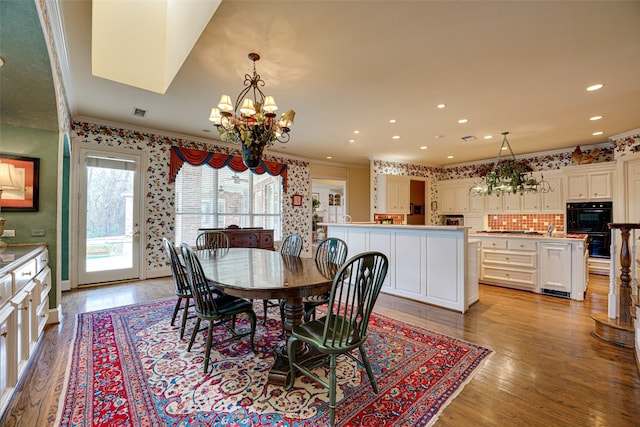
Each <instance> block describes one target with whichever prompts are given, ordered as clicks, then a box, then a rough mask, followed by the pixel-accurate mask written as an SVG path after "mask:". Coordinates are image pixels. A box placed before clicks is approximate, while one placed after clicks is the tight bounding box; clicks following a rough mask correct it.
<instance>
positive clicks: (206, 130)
mask: <svg viewBox="0 0 640 427" xmlns="http://www.w3.org/2000/svg"><path fill="white" fill-rule="evenodd" d="M202 132H206V133H209V132H211V129H202Z"/></svg>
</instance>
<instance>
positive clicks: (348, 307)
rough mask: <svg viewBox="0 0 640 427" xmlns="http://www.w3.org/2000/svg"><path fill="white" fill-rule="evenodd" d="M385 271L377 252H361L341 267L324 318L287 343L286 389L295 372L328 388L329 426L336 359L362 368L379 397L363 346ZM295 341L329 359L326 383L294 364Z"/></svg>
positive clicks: (305, 326) (301, 329)
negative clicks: (340, 357) (345, 359)
mask: <svg viewBox="0 0 640 427" xmlns="http://www.w3.org/2000/svg"><path fill="white" fill-rule="evenodd" d="M388 267H389V261H388V259H387V257H386V256H385V255H384V254H382V253H380V252H364V253H361V254H359V255H356V256H355V257H353V258H351V259H350V260H348V261H347V262H346V263H345V264H343V265H342V267H340V269H339V270H338V272H337V273H336V275H335V277H334V279H333V285H332V288H331V293H330V295H329V302H328V304H329V307H328V312H327V315H326V316H324V317H322V318H320V319H317V320H312V321H310V322H307V323H303V324H302V325H299V326H295V327H294V328H293V330H292V331H291V337H289V340H288V342H287V353H288V356H289V366H290V370H291V373H290V375H289V378H288V383H287V385H286V389H287V390H289V389H290V388H291V387H293V384H294V382H295V376H296V371H297V370H298V371H301V372H302V373H303V374H304V375H306V376H308V377H311V378H313V379H314V380H316V381H317V382H319V383H320V384H322V385H323V386H324V387H327V388H328V389H329V411H330V425H334V423H335V407H336V387H337V386H336V358H337V357H338V355H341V354H344V355H346V356H348V357H350V358H352V359H353V360H355V361H356V362H357V363H358V364H360V365H361V366H364V368H365V369H366V371H367V375H368V377H369V381H370V382H371V386H372V387H373V391H374V392H375V393H376V394H377V393H378V386H377V385H376V380H375V378H374V377H373V371H372V370H371V364H370V363H369V358H368V357H367V352H366V350H365V347H364V343H365V341H366V340H367V336H368V335H367V328H368V325H369V316H371V311H372V310H373V306H374V304H375V302H376V299H377V298H378V295H379V294H380V288H381V287H382V283H383V282H384V279H385V277H386V275H387V269H388ZM298 341H302V342H303V343H305V344H306V345H309V346H312V347H315V348H316V349H317V350H318V351H319V352H320V353H324V354H327V355H328V356H329V382H328V383H327V382H326V381H324V380H321V379H320V378H319V377H318V376H317V375H315V374H314V373H312V372H311V370H310V369H309V368H307V367H305V366H302V365H300V364H298V363H297V362H296V347H297V344H298ZM356 348H357V349H359V350H360V356H361V358H362V360H359V359H358V358H357V357H355V356H354V355H352V354H351V350H354V349H356Z"/></svg>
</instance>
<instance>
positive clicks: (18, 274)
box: [13, 259, 36, 292]
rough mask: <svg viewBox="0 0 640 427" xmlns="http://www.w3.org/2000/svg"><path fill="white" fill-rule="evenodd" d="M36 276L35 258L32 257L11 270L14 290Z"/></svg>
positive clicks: (17, 289)
mask: <svg viewBox="0 0 640 427" xmlns="http://www.w3.org/2000/svg"><path fill="white" fill-rule="evenodd" d="M35 276H36V260H35V259H32V260H30V261H29V262H27V263H25V264H22V265H21V266H20V267H18V268H16V269H15V270H14V271H13V278H14V279H13V280H14V283H15V286H14V292H18V291H19V290H20V289H22V288H23V287H24V285H26V284H27V283H28V282H29V281H30V280H31V279H33V278H34V277H35Z"/></svg>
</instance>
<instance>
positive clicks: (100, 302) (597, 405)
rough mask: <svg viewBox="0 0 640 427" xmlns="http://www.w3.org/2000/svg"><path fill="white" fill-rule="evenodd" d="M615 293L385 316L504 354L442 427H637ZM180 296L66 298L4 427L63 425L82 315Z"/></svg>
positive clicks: (499, 297)
mask: <svg viewBox="0 0 640 427" xmlns="http://www.w3.org/2000/svg"><path fill="white" fill-rule="evenodd" d="M607 291H608V278H607V277H604V276H593V275H592V276H591V282H590V287H589V290H588V292H587V297H586V300H585V301H584V302H578V301H571V300H565V299H561V298H555V297H549V296H542V295H537V294H532V293H528V292H521V291H514V290H509V289H504V288H499V287H493V286H484V285H481V286H480V301H479V302H478V303H476V304H474V305H473V306H472V307H471V309H470V311H469V312H468V313H467V314H465V315H462V314H460V313H455V312H452V311H448V310H444V309H439V308H436V307H432V306H428V305H424V304H421V303H417V302H414V301H409V300H404V299H401V298H396V297H392V296H389V295H384V294H383V295H381V296H380V298H379V300H378V302H377V304H376V311H377V312H379V313H382V314H385V315H387V316H390V317H393V318H396V319H399V320H403V321H405V322H408V323H411V324H415V325H419V326H422V327H424V328H427V329H431V330H434V331H437V332H441V333H445V334H447V335H451V336H454V337H457V338H461V339H464V340H467V341H471V342H473V343H476V344H480V345H483V346H486V347H489V348H491V349H493V350H494V351H495V354H494V355H493V356H492V357H491V358H490V359H489V360H488V361H487V362H486V364H485V365H484V366H483V367H482V368H481V369H480V370H479V371H478V372H477V373H476V375H475V376H474V377H473V379H472V380H471V381H470V382H469V383H468V384H467V385H466V386H465V388H464V389H463V391H462V392H461V393H460V394H459V395H458V396H457V397H456V398H455V399H453V400H452V401H451V403H450V404H449V406H447V407H446V409H445V410H444V411H443V413H442V415H441V416H440V419H439V421H438V422H437V424H436V425H438V426H456V427H459V426H470V425H473V426H522V425H527V426H616V427H618V426H637V425H640V379H639V376H638V372H637V369H636V364H635V360H634V353H633V350H631V349H625V348H622V347H617V346H615V345H612V344H609V343H606V342H603V341H601V340H600V339H598V338H595V337H594V336H593V335H592V331H593V329H594V322H593V320H592V319H591V314H593V313H603V312H606V310H607ZM171 295H173V288H172V285H171V282H170V279H169V278H166V279H155V280H147V281H142V282H133V283H128V284H118V285H111V286H104V287H97V288H88V289H82V290H76V291H72V292H66V293H64V294H63V297H62V304H63V312H64V317H63V321H62V323H60V324H59V325H53V326H50V327H48V328H47V329H46V331H45V334H44V337H43V339H42V341H41V343H40V345H39V347H38V350H37V351H38V354H37V355H36V357H35V358H34V362H33V363H31V365H30V366H29V368H28V372H27V375H26V376H25V378H24V380H23V381H22V382H21V384H20V385H19V388H18V391H17V393H16V395H15V397H14V399H13V401H12V402H11V403H10V405H9V408H8V410H7V412H6V413H5V416H4V418H3V419H0V425H1V426H28V427H32V426H34V427H35V426H51V425H53V424H54V420H55V418H56V412H57V410H58V399H59V397H60V395H61V393H62V386H63V381H64V375H65V369H66V367H67V364H68V360H69V357H70V344H71V340H72V339H73V334H74V330H75V315H76V313H80V312H83V311H91V310H98V309H103V308H109V307H114V306H120V305H126V304H133V303H136V302H142V301H150V300H154V299H158V298H162V297H166V296H171Z"/></svg>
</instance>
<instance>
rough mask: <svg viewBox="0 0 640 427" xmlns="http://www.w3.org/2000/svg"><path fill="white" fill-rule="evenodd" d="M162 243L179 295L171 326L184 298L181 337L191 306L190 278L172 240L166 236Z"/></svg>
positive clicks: (176, 291)
mask: <svg viewBox="0 0 640 427" xmlns="http://www.w3.org/2000/svg"><path fill="white" fill-rule="evenodd" d="M162 243H163V244H164V249H165V251H166V252H167V258H168V259H169V264H170V265H171V276H172V279H173V286H174V292H175V294H176V296H177V297H178V301H177V302H176V306H175V308H174V309H173V315H172V316H171V326H173V324H174V323H175V321H176V317H177V316H178V311H180V309H181V308H182V307H181V305H182V301H183V300H184V308H182V310H183V311H182V321H181V323H180V339H182V338H183V337H184V330H185V327H186V325H187V317H188V314H187V313H188V311H189V307H190V300H191V298H192V296H191V289H190V288H189V279H188V278H187V270H186V269H185V267H184V266H183V265H182V264H181V263H180V259H179V258H178V253H177V252H176V247H175V245H174V244H173V242H172V241H171V240H169V239H168V238H166V237H164V238H162Z"/></svg>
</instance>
